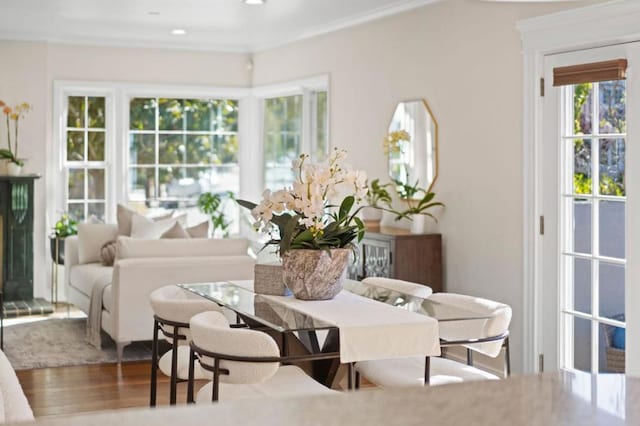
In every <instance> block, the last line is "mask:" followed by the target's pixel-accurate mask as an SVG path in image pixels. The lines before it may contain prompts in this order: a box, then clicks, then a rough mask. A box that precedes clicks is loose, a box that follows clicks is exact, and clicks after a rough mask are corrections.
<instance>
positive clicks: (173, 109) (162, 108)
mask: <svg viewBox="0 0 640 426" xmlns="http://www.w3.org/2000/svg"><path fill="white" fill-rule="evenodd" d="M183 103H184V102H183V101H182V100H180V99H160V100H159V101H158V112H159V121H160V122H159V123H158V128H159V129H160V130H183V129H184V114H183V110H184V105H183Z"/></svg>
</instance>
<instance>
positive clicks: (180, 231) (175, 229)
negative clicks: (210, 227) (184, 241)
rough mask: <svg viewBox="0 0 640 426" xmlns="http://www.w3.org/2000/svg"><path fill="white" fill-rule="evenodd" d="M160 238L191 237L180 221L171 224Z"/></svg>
mask: <svg viewBox="0 0 640 426" xmlns="http://www.w3.org/2000/svg"><path fill="white" fill-rule="evenodd" d="M160 238H191V236H190V235H189V233H188V232H187V231H186V230H185V229H184V228H183V227H182V225H180V222H176V223H174V224H173V226H172V227H171V228H169V230H168V231H166V232H165V233H164V234H162V236H161V237H160Z"/></svg>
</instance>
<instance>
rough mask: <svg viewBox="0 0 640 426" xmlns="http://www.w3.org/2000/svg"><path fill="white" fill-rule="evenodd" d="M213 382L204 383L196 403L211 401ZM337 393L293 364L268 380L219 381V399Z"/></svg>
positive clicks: (280, 369) (281, 368)
mask: <svg viewBox="0 0 640 426" xmlns="http://www.w3.org/2000/svg"><path fill="white" fill-rule="evenodd" d="M212 392H213V383H208V384H206V385H205V386H204V387H203V388H202V389H200V391H199V392H198V395H197V397H196V402H197V403H211V393H212ZM335 393H337V392H336V391H333V390H331V389H329V388H327V387H325V386H323V385H321V384H320V383H318V382H316V381H315V380H313V379H312V378H311V377H309V376H307V374H306V373H305V372H304V371H302V370H301V369H300V368H299V367H296V366H294V365H286V366H282V367H280V368H279V369H278V371H277V372H276V374H274V375H273V376H272V377H271V378H270V379H269V380H266V381H264V382H262V383H257V384H250V385H249V384H241V385H240V384H229V383H220V401H232V400H239V399H260V398H264V397H267V398H290V397H296V396H316V395H331V394H335Z"/></svg>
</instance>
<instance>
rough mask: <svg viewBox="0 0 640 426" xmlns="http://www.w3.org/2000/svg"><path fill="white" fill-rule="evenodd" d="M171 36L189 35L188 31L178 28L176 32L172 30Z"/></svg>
mask: <svg viewBox="0 0 640 426" xmlns="http://www.w3.org/2000/svg"><path fill="white" fill-rule="evenodd" d="M171 34H173V35H177V36H181V35H185V34H187V30H185V29H184V28H176V29H175V30H171Z"/></svg>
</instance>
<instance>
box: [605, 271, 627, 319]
mask: <svg viewBox="0 0 640 426" xmlns="http://www.w3.org/2000/svg"><path fill="white" fill-rule="evenodd" d="M599 275H600V316H602V317H607V318H614V319H619V316H620V315H623V314H624V266H622V265H614V264H611V263H607V262H600V274H599Z"/></svg>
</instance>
